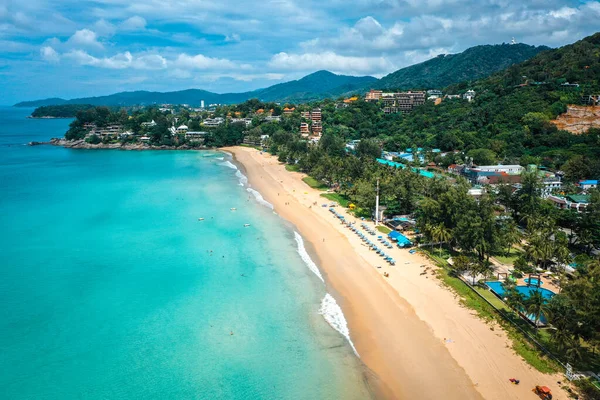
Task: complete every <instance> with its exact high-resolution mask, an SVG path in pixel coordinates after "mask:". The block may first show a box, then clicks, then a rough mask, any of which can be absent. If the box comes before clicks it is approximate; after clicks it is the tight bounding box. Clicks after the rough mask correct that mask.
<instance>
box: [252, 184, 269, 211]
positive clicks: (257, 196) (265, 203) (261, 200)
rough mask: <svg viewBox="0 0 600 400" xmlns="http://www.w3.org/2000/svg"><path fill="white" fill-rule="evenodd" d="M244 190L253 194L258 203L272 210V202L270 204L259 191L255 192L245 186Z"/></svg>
mask: <svg viewBox="0 0 600 400" xmlns="http://www.w3.org/2000/svg"><path fill="white" fill-rule="evenodd" d="M246 190H247V191H249V192H250V193H252V194H253V195H254V198H255V199H256V201H257V202H258V203H259V204H262V205H263V206H265V207H268V208H270V209H271V210H273V204H271V203H269V202H268V201H266V200H265V199H264V197H262V194H260V193H259V192H257V191H256V190H254V189H252V188H247V189H246Z"/></svg>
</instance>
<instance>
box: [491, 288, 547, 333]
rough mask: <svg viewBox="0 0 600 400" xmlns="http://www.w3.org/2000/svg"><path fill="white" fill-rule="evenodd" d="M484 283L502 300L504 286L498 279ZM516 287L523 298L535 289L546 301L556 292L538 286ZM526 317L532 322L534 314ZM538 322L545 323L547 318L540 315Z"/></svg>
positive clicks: (526, 297) (527, 296)
mask: <svg viewBox="0 0 600 400" xmlns="http://www.w3.org/2000/svg"><path fill="white" fill-rule="evenodd" d="M485 284H486V285H487V287H489V288H490V290H491V291H492V292H493V293H494V294H495V295H496V296H498V297H500V298H501V299H502V300H504V293H505V290H504V286H503V285H502V282H499V281H490V282H485ZM516 289H517V292H519V293H521V295H522V296H523V297H524V298H525V299H528V298H529V296H531V293H532V292H535V291H539V292H541V293H542V297H543V298H544V299H546V301H549V300H550V299H551V298H552V297H554V295H555V294H556V293H554V292H553V291H551V290H548V289H544V288H540V287H536V286H517V287H516ZM526 317H527V319H528V320H530V321H531V322H534V320H535V316H534V315H531V314H530V315H526ZM540 322H541V323H542V324H546V323H547V320H546V318H545V317H544V316H543V315H542V316H541V317H540Z"/></svg>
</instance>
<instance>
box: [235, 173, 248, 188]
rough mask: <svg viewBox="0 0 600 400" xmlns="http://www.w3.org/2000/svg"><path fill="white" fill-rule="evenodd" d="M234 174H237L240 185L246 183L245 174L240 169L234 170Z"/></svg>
mask: <svg viewBox="0 0 600 400" xmlns="http://www.w3.org/2000/svg"><path fill="white" fill-rule="evenodd" d="M235 176H237V177H238V179H239V180H240V186H245V185H247V184H248V178H247V177H246V175H244V174H242V171H240V170H239V169H238V170H237V171H235Z"/></svg>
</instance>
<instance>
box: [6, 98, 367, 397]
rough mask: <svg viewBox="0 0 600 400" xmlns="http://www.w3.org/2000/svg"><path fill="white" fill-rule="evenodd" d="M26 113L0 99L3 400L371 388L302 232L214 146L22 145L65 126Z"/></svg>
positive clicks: (338, 392) (323, 393)
mask: <svg viewBox="0 0 600 400" xmlns="http://www.w3.org/2000/svg"><path fill="white" fill-rule="evenodd" d="M31 111H32V110H31V109H16V108H8V107H4V108H0V193H1V195H0V226H1V227H2V229H1V230H0V366H1V368H0V398H2V399H36V400H39V399H61V400H62V399H365V398H370V397H371V395H370V391H369V390H368V388H367V385H366V384H365V379H364V376H365V371H364V367H363V366H362V364H361V363H360V360H359V358H358V357H357V356H356V355H355V354H354V351H353V348H352V346H351V343H350V342H349V341H348V339H347V338H346V337H345V336H344V334H347V332H346V331H345V329H346V327H345V323H344V319H343V315H341V314H340V313H339V308H338V307H337V305H336V304H335V302H334V301H332V298H331V297H329V296H327V293H326V288H325V285H324V284H323V282H322V280H321V279H320V278H319V276H318V275H317V274H318V271H314V272H313V271H312V270H311V268H313V269H314V265H311V262H310V260H309V259H308V255H307V254H306V252H305V251H304V248H303V246H302V239H301V238H300V237H299V236H297V235H296V234H295V232H294V229H293V227H292V226H290V225H289V224H287V223H285V221H283V220H282V219H280V218H279V217H278V216H277V215H276V214H275V213H273V211H272V209H271V208H269V207H268V204H265V202H264V201H260V199H258V200H257V197H255V194H254V193H252V192H251V191H248V190H247V189H248V188H247V186H243V185H242V184H243V183H244V177H243V176H242V175H241V174H240V172H238V171H237V170H236V169H234V166H233V165H232V164H230V163H228V162H227V158H226V156H225V155H224V154H222V153H218V152H209V151H206V152H180V151H143V152H127V151H114V150H69V149H63V148H58V147H53V146H33V147H31V146H25V145H24V144H25V143H27V142H29V141H32V140H35V141H43V140H48V139H49V138H50V137H56V136H62V134H63V133H64V131H65V130H66V128H67V126H68V124H69V122H70V121H69V120H32V119H26V118H25V116H26V115H28V114H29V113H30V112H31ZM222 158H223V159H222ZM232 167H233V168H232ZM232 207H233V208H236V210H235V211H231V210H230V209H231V208H232ZM198 218H204V221H199V220H198ZM244 224H250V226H249V227H244ZM315 272H317V273H315ZM324 299H325V301H324ZM323 314H325V315H323ZM328 321H329V323H328ZM334 327H335V328H337V330H336V329H334ZM340 332H341V333H340Z"/></svg>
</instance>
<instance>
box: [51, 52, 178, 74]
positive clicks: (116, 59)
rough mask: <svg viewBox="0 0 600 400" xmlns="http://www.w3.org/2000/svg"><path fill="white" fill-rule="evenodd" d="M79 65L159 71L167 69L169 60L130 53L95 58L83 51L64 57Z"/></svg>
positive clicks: (154, 55)
mask: <svg viewBox="0 0 600 400" xmlns="http://www.w3.org/2000/svg"><path fill="white" fill-rule="evenodd" d="M63 57H64V58H67V59H69V60H70V61H73V62H75V63H77V64H79V65H89V66H93V67H99V68H107V69H126V68H131V69H142V70H158V69H165V68H166V67H167V60H166V59H165V58H164V57H162V56H160V55H157V54H149V55H137V56H134V55H132V54H131V53H130V52H129V51H126V52H124V53H118V54H116V55H114V56H111V57H94V56H92V55H90V54H89V53H87V52H85V51H83V50H73V51H70V52H68V53H65V54H64V55H63Z"/></svg>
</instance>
